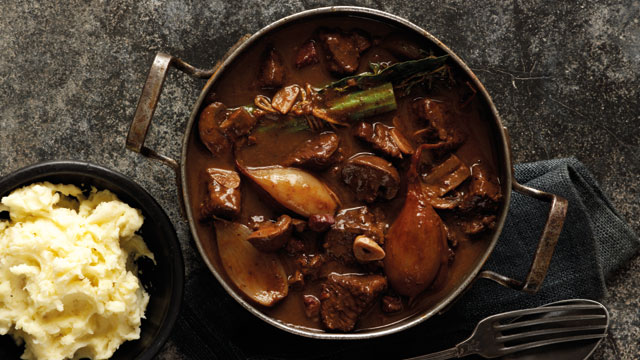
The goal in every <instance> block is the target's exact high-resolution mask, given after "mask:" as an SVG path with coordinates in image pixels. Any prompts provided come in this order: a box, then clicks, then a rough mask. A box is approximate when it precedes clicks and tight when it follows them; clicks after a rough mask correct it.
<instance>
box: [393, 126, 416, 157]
mask: <svg viewBox="0 0 640 360" xmlns="http://www.w3.org/2000/svg"><path fill="white" fill-rule="evenodd" d="M391 138H393V141H395V143H396V145H398V149H400V152H402V153H403V154H409V155H413V153H414V152H415V150H414V149H413V146H411V142H409V139H407V138H406V137H405V136H404V135H402V132H401V131H400V130H398V128H397V127H395V128H393V129H391Z"/></svg>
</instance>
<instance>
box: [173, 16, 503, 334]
mask: <svg viewBox="0 0 640 360" xmlns="http://www.w3.org/2000/svg"><path fill="white" fill-rule="evenodd" d="M394 39H402V41H398V40H394ZM264 44H265V45H263V47H261V48H260V47H255V48H253V49H250V50H249V51H247V52H245V53H244V54H242V55H241V56H240V57H239V58H238V60H237V61H236V63H235V64H234V66H233V67H231V69H229V70H228V71H227V72H226V73H225V74H224V76H223V77H222V78H221V79H220V81H219V82H218V83H217V84H216V86H215V87H214V88H213V89H212V90H211V94H210V96H208V97H207V99H209V103H207V104H204V105H203V108H202V110H201V114H200V119H199V125H198V127H199V132H198V133H197V134H192V136H191V139H190V140H189V141H190V151H189V154H188V157H187V164H186V166H187V178H188V186H190V188H191V189H193V190H192V194H193V195H192V197H191V199H189V200H190V204H189V206H191V207H192V209H194V213H195V214H200V219H199V220H200V222H199V223H198V224H197V226H198V231H199V232H200V237H201V238H202V239H208V240H209V241H210V244H209V245H208V246H209V249H210V251H212V252H213V253H217V254H219V255H218V258H217V259H216V261H220V262H221V263H222V265H223V266H222V268H225V269H228V266H225V260H224V259H222V258H221V253H225V252H227V251H226V250H223V249H222V248H220V247H221V243H227V241H228V240H229V239H224V241H221V239H220V233H221V231H220V228H223V229H229V228H231V229H235V228H238V229H241V230H242V231H240V230H239V231H236V232H235V233H233V234H234V236H235V238H237V240H239V241H240V240H242V239H244V240H246V241H248V242H249V243H250V244H252V246H253V250H256V251H253V250H250V253H251V256H252V257H260V255H261V254H264V256H265V257H264V259H261V260H260V262H263V263H267V265H265V266H267V267H268V268H270V269H276V270H275V271H274V270H268V269H265V272H264V273H263V274H261V278H264V275H265V273H267V272H268V271H271V273H273V274H275V275H274V279H275V281H273V282H272V284H269V285H270V289H272V290H269V292H268V293H269V296H267V297H266V299H267V300H265V297H260V296H257V297H256V296H255V294H257V293H259V291H258V290H259V289H256V287H257V286H258V287H259V285H260V284H256V283H255V282H254V283H251V284H249V285H247V282H251V281H250V280H251V279H249V280H247V276H242V282H239V281H237V279H235V278H234V277H235V276H239V275H235V272H237V271H238V269H237V268H236V269H234V270H232V271H228V270H227V273H226V274H225V275H226V277H228V278H229V280H231V281H230V283H233V284H235V285H236V287H238V289H239V290H240V291H241V292H243V293H244V294H245V296H246V297H247V298H248V299H250V300H252V301H253V302H254V303H257V304H260V306H263V307H261V308H260V309H261V311H263V312H264V313H266V314H268V315H269V316H271V317H274V318H276V319H279V320H281V321H284V322H286V323H290V324H294V325H298V326H304V327H308V328H316V329H325V330H329V331H358V330H359V329H366V328H372V327H378V326H382V325H385V324H389V323H393V322H396V321H398V320H400V319H403V318H405V317H408V316H410V315H412V314H415V313H417V312H420V311H421V309H424V308H425V307H427V306H428V305H429V304H433V303H435V302H436V301H438V299H439V298H441V297H442V296H443V294H445V293H446V292H447V291H450V290H451V289H452V288H454V287H456V286H457V285H458V284H459V282H460V281H461V279H463V278H464V276H465V275H466V274H467V273H468V272H469V271H470V270H471V268H472V267H473V266H474V265H475V264H476V262H477V260H478V259H479V258H480V256H481V255H482V254H483V253H484V251H485V250H486V248H487V246H488V245H489V242H488V238H489V236H490V235H491V229H492V227H493V226H494V224H495V221H496V216H497V214H498V210H499V208H500V206H501V201H502V193H501V188H502V187H501V184H500V182H499V175H500V174H498V173H497V169H498V165H497V155H496V154H495V153H494V150H493V149H494V148H495V146H494V144H493V139H492V137H491V136H490V133H491V130H490V129H489V125H488V122H487V121H485V120H484V118H483V117H484V116H485V113H484V111H485V110H484V109H483V108H482V106H483V105H482V103H481V102H479V101H477V100H476V99H474V97H473V95H469V93H470V92H471V94H473V91H470V89H471V90H473V89H472V87H471V85H470V84H469V83H468V82H466V81H465V78H464V76H463V75H462V74H459V73H458V72H456V68H455V67H454V66H450V65H449V63H448V62H447V60H446V59H444V61H443V60H442V57H441V56H440V55H441V54H440V53H439V52H438V51H439V50H438V49H433V48H431V47H430V46H429V45H428V44H425V41H424V40H421V39H419V38H415V37H414V36H412V35H410V34H403V33H402V32H401V31H400V30H399V29H396V28H393V27H391V26H388V25H384V24H380V23H375V22H373V21H367V20H364V19H349V21H348V22H347V21H344V19H334V20H328V21H322V22H320V21H316V22H305V23H298V24H295V23H294V24H292V25H290V26H289V27H285V28H283V29H281V30H279V31H277V32H275V33H273V34H271V35H270V38H269V39H268V41H265V42H264ZM433 59H440V60H438V61H443V62H442V63H437V66H434V68H431V69H429V71H428V72H424V71H423V72H421V73H418V74H417V76H413V77H411V76H409V77H405V78H402V79H401V81H399V82H398V81H396V82H393V81H389V82H385V83H383V84H374V85H371V84H368V83H370V82H371V79H370V78H366V79H365V78H359V77H358V75H353V74H360V73H363V72H373V73H374V74H381V73H383V72H384V71H385V69H386V70H389V69H391V68H392V66H393V65H394V64H401V65H405V64H410V63H409V62H410V61H423V60H426V61H433ZM408 61H409V62H408ZM426 61H424V62H423V63H421V64H424V63H426ZM248 69H250V70H248ZM392 70H393V69H392ZM398 72H402V71H398ZM362 79H364V81H361V80H362ZM330 84H336V85H334V86H329V87H327V86H328V85H330ZM229 173H233V174H234V175H235V176H237V175H238V174H239V178H241V180H240V181H237V182H236V181H233V182H230V183H231V185H229V184H228V183H229V181H226V182H225V180H226V179H228V178H229V177H232V175H228V176H219V175H218V176H214V175H215V174H229ZM235 176H233V179H234V180H235ZM240 193H241V194H242V196H240ZM218 194H220V195H221V196H229V195H230V194H233V196H234V197H233V198H231V199H232V200H233V201H231V202H232V203H233V204H237V202H240V203H241V205H240V206H239V211H238V207H237V206H228V205H229V203H230V199H227V200H226V201H225V199H221V198H217V199H216V196H217V195H218ZM216 200H217V201H216ZM218 203H219V204H226V205H227V207H226V208H225V206H213V204H218ZM217 209H221V211H216V210H217ZM205 210H206V211H205ZM247 225H248V226H247ZM216 232H217V233H218V238H216ZM240 233H242V234H246V236H245V237H242V236H239V235H238V234H240ZM244 248H246V247H242V248H240V250H238V251H242V249H244ZM236 253H237V252H234V254H236ZM238 256H241V255H238ZM267 259H268V260H267ZM274 263H277V264H276V265H274ZM253 264H254V265H255V264H256V262H253ZM409 265H411V266H409ZM281 269H284V270H281ZM254 270H255V271H259V269H258V268H255V269H254ZM283 271H284V274H286V278H287V279H286V281H284V282H283V279H282V274H283ZM244 275H246V274H244ZM263 283H264V281H263ZM285 283H286V285H288V286H287V287H288V289H286V290H284V288H285V286H284V285H283V284H285ZM274 284H275V285H274ZM243 286H249V288H250V289H251V293H248V292H246V291H245V290H244V288H243ZM273 289H275V290H273Z"/></svg>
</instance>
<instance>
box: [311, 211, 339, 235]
mask: <svg viewBox="0 0 640 360" xmlns="http://www.w3.org/2000/svg"><path fill="white" fill-rule="evenodd" d="M335 222H336V220H335V219H334V218H333V215H331V214H322V215H311V216H309V230H311V231H315V232H325V231H327V230H329V228H330V227H331V225H333V224H334V223H335Z"/></svg>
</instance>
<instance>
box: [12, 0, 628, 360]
mask: <svg viewBox="0 0 640 360" xmlns="http://www.w3.org/2000/svg"><path fill="white" fill-rule="evenodd" d="M348 3H353V4H357V5H362V6H368V7H372V8H377V9H381V10H385V11H388V12H391V13H394V14H396V15H399V16H402V17H405V18H407V19H409V20H410V21H412V22H414V23H416V24H418V25H419V26H422V27H423V28H425V29H427V30H428V31H430V32H431V33H432V34H434V35H435V36H436V37H438V38H439V39H441V40H442V41H444V42H445V43H446V44H448V45H449V47H450V48H451V49H453V50H454V51H455V52H457V53H458V54H459V55H460V56H461V57H462V58H463V59H464V60H466V61H467V63H468V64H469V65H470V66H471V68H473V69H474V70H475V72H476V73H477V75H478V76H479V77H480V79H481V81H483V82H484V84H485V86H486V87H487V89H488V90H489V93H491V94H492V95H493V98H494V100H495V103H496V106H497V108H498V110H499V111H500V113H501V114H502V118H503V121H504V123H505V124H506V125H507V127H509V129H510V131H511V137H512V143H513V152H514V154H515V160H516V161H517V162H525V161H533V160H540V159H548V158H555V157H565V156H575V157H577V158H578V159H579V160H581V161H582V162H584V163H585V164H586V165H587V166H588V167H589V168H590V169H591V171H593V173H594V174H595V175H596V177H597V179H598V180H599V181H600V184H601V185H602V187H603V189H604V192H605V193H606V194H607V195H608V196H610V197H611V199H612V200H613V203H614V204H615V205H616V207H617V208H618V209H619V211H620V213H621V214H622V216H623V217H624V218H626V220H627V221H628V222H629V223H631V224H632V227H633V228H634V229H635V231H636V232H638V233H640V160H639V156H640V155H639V154H640V90H639V89H640V23H639V21H640V20H639V19H640V2H639V1H631V0H624V1H602V0H600V1H582V2H580V3H581V4H580V5H578V4H577V3H578V2H562V1H558V2H553V1H509V2H507V1H499V0H489V1H487V0H472V1H462V0H460V1H357V2H348ZM326 4H328V3H325V2H319V1H290V0H282V1H277V2H276V1H266V0H264V1H257V2H251V3H250V2H246V3H238V2H228V3H227V2H223V1H220V0H211V1H197V0H192V1H179V0H172V1H155V0H120V1H91V2H86V1H77V0H74V1H55V2H53V1H40V2H33V1H17V0H3V1H1V2H0V154H1V156H0V175H6V174H8V173H10V172H11V171H13V170H16V169H18V168H21V167H23V166H26V165H29V164H33V163H36V162H39V161H42V160H48V159H64V158H72V159H83V160H88V161H91V162H95V163H98V164H102V165H105V166H107V167H110V168H114V169H117V170H119V171H121V172H123V173H125V174H127V175H129V176H131V177H133V178H134V179H135V180H136V181H137V182H139V183H140V184H142V185H143V186H144V187H145V188H146V189H147V190H148V191H149V192H150V193H151V194H152V195H153V196H154V197H155V198H156V199H157V200H158V201H159V202H160V204H161V205H162V206H163V207H164V209H165V210H166V211H167V212H168V213H169V216H170V217H171V219H172V220H173V222H174V225H175V226H176V228H177V231H178V235H179V237H180V240H181V242H182V246H183V251H184V254H185V260H186V263H187V276H188V275H189V273H190V271H192V270H193V269H194V267H201V266H203V263H202V261H201V260H200V258H199V256H198V255H197V253H196V252H195V251H194V247H193V245H192V244H191V243H190V241H189V234H188V229H187V226H186V224H185V223H184V222H183V221H182V220H181V218H180V215H179V210H178V205H177V197H176V191H175V188H174V183H173V174H172V172H171V171H170V170H169V169H168V168H166V167H163V166H161V165H159V164H158V163H156V162H151V161H149V160H147V159H145V158H143V157H141V156H139V155H137V154H134V153H132V152H129V151H126V150H125V147H124V140H125V136H126V133H127V130H128V126H129V122H130V120H131V118H132V115H133V111H134V108H135V105H136V103H137V99H138V96H139V95H140V91H141V88H142V85H143V83H144V80H145V77H146V74H147V71H148V68H149V65H150V64H151V61H152V59H153V57H154V55H155V53H156V52H158V51H165V52H168V53H170V54H173V55H177V56H179V57H181V58H183V59H185V60H187V61H189V62H191V63H192V64H194V65H197V66H200V67H203V68H206V67H210V66H211V65H212V64H213V63H214V62H215V60H216V59H218V58H219V57H221V56H222V54H223V53H224V52H225V51H226V50H227V49H228V48H229V46H231V45H232V44H233V43H234V42H235V41H236V40H237V39H238V38H239V37H240V36H241V35H242V34H245V33H252V32H255V31H256V30H258V29H260V28H261V27H263V26H264V25H267V24H268V23H270V22H272V21H275V20H277V19H279V18H281V17H283V16H285V15H289V14H292V13H295V12H298V11H301V10H304V9H309V8H314V7H320V6H323V5H326ZM343 4H345V3H343ZM202 85H203V82H202V81H198V80H193V79H190V78H187V77H186V76H183V75H181V74H179V73H177V72H172V73H171V74H170V75H169V77H168V79H167V82H166V85H165V87H164V91H163V94H162V98H161V101H160V106H159V108H158V111H157V112H156V116H155V119H154V124H153V126H152V128H151V131H150V136H149V138H148V141H147V145H148V146H149V147H151V148H154V149H156V150H158V151H160V152H162V153H164V154H167V155H170V156H172V157H175V158H177V157H179V153H180V145H179V144H180V141H181V137H182V133H183V129H184V126H185V123H186V120H187V117H188V114H189V112H190V110H191V106H192V104H193V102H194V100H195V99H196V97H197V95H198V93H199V88H201V87H202ZM639 279H640V257H636V258H635V259H634V260H633V261H631V263H630V264H629V265H628V266H626V267H625V268H624V269H623V270H621V271H620V272H619V273H618V274H617V275H616V276H615V277H614V278H613V279H611V281H610V295H609V296H608V297H607V298H606V299H605V303H606V305H607V306H608V307H609V309H610V310H611V313H612V315H613V327H612V333H613V338H614V339H615V340H616V343H617V350H616V346H614V345H613V342H608V343H607V344H606V346H604V347H602V348H601V349H600V350H599V351H598V352H597V355H596V356H595V358H596V359H613V358H617V357H619V358H622V359H637V358H639V357H640V343H639V339H640V315H639V311H640V310H638V309H640V300H639V299H640V288H639V285H640V280H639ZM173 349H174V348H173V346H172V343H171V341H170V342H169V343H168V344H167V345H166V346H165V349H164V350H163V353H162V355H161V356H160V357H161V358H163V359H179V358H180V357H179V355H177V354H175V351H174V350H173ZM616 352H618V354H616Z"/></svg>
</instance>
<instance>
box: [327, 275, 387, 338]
mask: <svg viewBox="0 0 640 360" xmlns="http://www.w3.org/2000/svg"><path fill="white" fill-rule="evenodd" d="M386 289H387V279H386V278H385V277H383V276H381V275H341V274H336V273H332V274H329V276H328V277H327V281H326V282H325V283H324V284H323V285H322V293H321V294H320V301H321V304H320V317H321V319H322V323H323V324H324V326H325V327H326V328H327V329H329V330H340V331H351V330H353V328H354V327H355V326H356V322H357V321H358V318H359V317H360V315H361V314H362V313H363V312H364V311H365V310H367V309H368V308H370V307H371V305H373V303H374V302H375V301H376V299H377V298H378V295H380V293H382V292H383V291H385V290H386Z"/></svg>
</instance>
